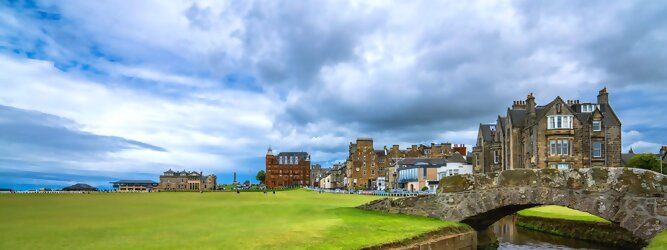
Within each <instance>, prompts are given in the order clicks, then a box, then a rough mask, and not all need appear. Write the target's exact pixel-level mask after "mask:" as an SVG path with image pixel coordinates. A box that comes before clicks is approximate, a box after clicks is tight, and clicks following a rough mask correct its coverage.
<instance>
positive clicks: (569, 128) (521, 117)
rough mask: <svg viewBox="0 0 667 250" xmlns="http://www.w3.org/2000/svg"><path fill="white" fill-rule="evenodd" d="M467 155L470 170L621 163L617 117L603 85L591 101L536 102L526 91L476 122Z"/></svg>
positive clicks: (488, 170) (602, 165)
mask: <svg viewBox="0 0 667 250" xmlns="http://www.w3.org/2000/svg"><path fill="white" fill-rule="evenodd" d="M473 158H474V159H473V166H474V169H475V171H476V172H496V171H501V170H507V169H515V168H558V169H570V168H586V167H621V165H622V164H621V121H620V119H619V118H618V116H617V115H616V113H615V112H614V110H613V109H612V107H611V105H610V103H609V94H608V93H607V88H603V89H602V90H600V91H599V93H598V96H597V102H596V103H581V102H580V101H579V100H568V101H565V100H563V99H561V98H560V97H556V98H555V99H554V100H553V101H551V102H550V103H548V104H546V105H544V106H538V105H537V104H536V102H535V97H534V96H533V94H532V93H531V94H529V95H528V97H527V98H526V100H525V101H515V102H514V103H513V105H512V107H511V108H508V109H507V113H506V115H505V116H498V118H497V121H496V124H480V126H479V132H478V136H477V145H476V146H475V147H474V148H473Z"/></svg>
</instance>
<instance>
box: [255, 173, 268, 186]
mask: <svg viewBox="0 0 667 250" xmlns="http://www.w3.org/2000/svg"><path fill="white" fill-rule="evenodd" d="M255 179H256V180H257V181H259V183H260V184H262V183H264V180H265V179H266V173H265V172H264V170H259V172H257V176H255Z"/></svg>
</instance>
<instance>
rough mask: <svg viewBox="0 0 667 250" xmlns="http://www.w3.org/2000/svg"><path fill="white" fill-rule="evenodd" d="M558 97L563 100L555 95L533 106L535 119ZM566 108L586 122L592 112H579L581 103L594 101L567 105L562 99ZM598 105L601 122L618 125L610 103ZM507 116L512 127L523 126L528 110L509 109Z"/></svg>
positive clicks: (543, 113)
mask: <svg viewBox="0 0 667 250" xmlns="http://www.w3.org/2000/svg"><path fill="white" fill-rule="evenodd" d="M558 99H560V100H561V101H563V100H562V99H561V98H560V97H556V99H554V100H553V101H551V102H550V103H549V104H547V105H545V106H537V107H536V108H535V114H536V119H538V120H539V119H541V118H542V117H544V116H545V115H546V113H547V111H548V110H549V109H550V108H551V107H552V106H553V105H554V104H555V103H556V102H557V101H558ZM563 103H564V104H565V105H563V106H564V107H566V108H567V109H569V110H570V111H571V112H572V113H573V114H574V116H575V117H576V118H577V119H579V121H581V122H588V119H590V117H591V114H593V113H588V112H581V105H584V104H595V103H583V104H574V105H568V104H567V103H566V102H565V101H563ZM599 105H600V112H601V113H602V116H603V118H602V123H603V124H608V125H614V126H620V125H621V121H620V119H618V116H617V115H616V113H615V112H614V110H613V109H612V108H611V105H609V104H599ZM507 113H508V116H509V117H510V119H511V120H512V127H524V126H525V121H526V117H527V116H528V110H525V109H509V110H508V111H507Z"/></svg>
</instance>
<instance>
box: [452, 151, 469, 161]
mask: <svg viewBox="0 0 667 250" xmlns="http://www.w3.org/2000/svg"><path fill="white" fill-rule="evenodd" d="M447 162H458V163H468V162H467V161H466V159H465V158H464V157H463V156H462V155H461V154H460V153H459V152H454V154H452V156H450V157H447Z"/></svg>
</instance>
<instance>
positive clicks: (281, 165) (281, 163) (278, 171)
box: [265, 148, 319, 188]
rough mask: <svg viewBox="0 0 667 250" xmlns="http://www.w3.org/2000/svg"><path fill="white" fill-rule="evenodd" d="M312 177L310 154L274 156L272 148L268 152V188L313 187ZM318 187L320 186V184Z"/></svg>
mask: <svg viewBox="0 0 667 250" xmlns="http://www.w3.org/2000/svg"><path fill="white" fill-rule="evenodd" d="M310 177H311V175H310V155H308V153H306V152H281V153H279V154H278V155H274V154H273V150H271V148H269V150H268V151H267V152H266V180H265V183H266V187H267V188H285V187H297V186H302V187H303V186H309V185H313V184H314V183H313V182H311V179H310ZM317 185H318V186H319V183H318V184H317Z"/></svg>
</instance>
